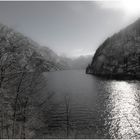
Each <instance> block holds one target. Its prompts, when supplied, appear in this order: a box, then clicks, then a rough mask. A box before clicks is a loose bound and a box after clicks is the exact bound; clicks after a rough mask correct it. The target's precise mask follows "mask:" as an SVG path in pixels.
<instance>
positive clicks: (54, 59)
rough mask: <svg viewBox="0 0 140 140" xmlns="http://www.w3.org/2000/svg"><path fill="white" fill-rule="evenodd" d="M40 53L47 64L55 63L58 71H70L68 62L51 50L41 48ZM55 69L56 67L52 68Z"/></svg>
mask: <svg viewBox="0 0 140 140" xmlns="http://www.w3.org/2000/svg"><path fill="white" fill-rule="evenodd" d="M39 52H40V54H41V56H43V58H44V59H45V60H46V61H47V62H50V63H53V65H54V66H55V69H56V70H63V69H69V66H68V64H67V62H66V61H65V60H66V59H62V58H61V57H60V56H58V55H57V54H56V53H55V52H54V51H53V50H51V49H50V48H48V47H46V46H41V47H40V48H39ZM53 69H54V67H53V68H52V70H53Z"/></svg>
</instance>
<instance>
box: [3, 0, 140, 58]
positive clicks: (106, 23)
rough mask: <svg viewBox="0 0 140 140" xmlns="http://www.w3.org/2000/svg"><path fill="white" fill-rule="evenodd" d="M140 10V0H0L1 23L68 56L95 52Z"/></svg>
mask: <svg viewBox="0 0 140 140" xmlns="http://www.w3.org/2000/svg"><path fill="white" fill-rule="evenodd" d="M139 13H140V2H139V0H127V1H126V0H121V1H43V2H37V1H36V2H29V1H24V2H12V1H10V2H8V1H7V2H6V1H5V2H2V1H0V23H3V24H5V25H8V26H9V27H11V28H13V29H15V30H16V31H19V32H21V33H23V34H24V35H26V36H28V37H30V38H31V39H33V40H34V41H36V42H37V43H39V44H40V45H41V46H47V47H49V48H51V49H52V50H53V51H55V52H56V53H57V54H58V55H65V56H68V57H78V56H80V55H89V54H91V55H94V53H95V51H96V49H97V48H98V47H99V45H100V44H102V43H103V41H104V40H105V39H106V38H107V37H109V36H111V35H113V34H114V33H116V32H118V31H119V30H120V29H122V28H124V27H125V26H127V25H129V24H130V23H132V22H134V21H135V20H136V19H137V18H138V17H139V15H140V14H139Z"/></svg>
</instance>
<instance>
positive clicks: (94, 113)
mask: <svg viewBox="0 0 140 140" xmlns="http://www.w3.org/2000/svg"><path fill="white" fill-rule="evenodd" d="M45 76H46V77H47V79H48V81H47V90H48V92H50V93H54V97H53V102H54V104H55V107H54V110H53V111H52V112H51V113H50V114H51V119H50V121H49V123H48V128H49V130H50V132H52V135H54V137H56V138H63V137H68V138H124V139H125V138H140V82H139V81H134V80H133V81H116V80H104V79H100V78H97V77H95V76H93V75H87V74H85V71H84V70H67V71H57V72H50V73H45Z"/></svg>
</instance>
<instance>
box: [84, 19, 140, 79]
mask: <svg viewBox="0 0 140 140" xmlns="http://www.w3.org/2000/svg"><path fill="white" fill-rule="evenodd" d="M86 72H87V73H91V74H95V75H100V76H109V77H113V76H116V77H118V76H119V75H120V76H121V77H123V76H124V77H125V76H130V77H137V78H138V77H139V78H140V19H138V20H137V21H136V22H134V23H133V24H131V25H129V26H128V27H126V28H125V29H123V30H121V31H120V32H119V33H116V34H114V35H113V36H112V37H109V38H108V39H106V40H105V41H104V42H103V44H102V45H100V46H99V48H98V49H97V50H96V53H95V55H94V57H93V59H92V62H91V64H90V65H89V66H88V67H87V69H86Z"/></svg>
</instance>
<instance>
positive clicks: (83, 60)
mask: <svg viewBox="0 0 140 140" xmlns="http://www.w3.org/2000/svg"><path fill="white" fill-rule="evenodd" d="M62 59H63V60H65V62H67V65H68V66H69V67H68V68H69V69H86V67H87V65H88V64H89V63H90V62H91V60H92V56H91V55H86V56H79V57H77V58H73V59H72V58H66V57H61V60H62Z"/></svg>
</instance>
